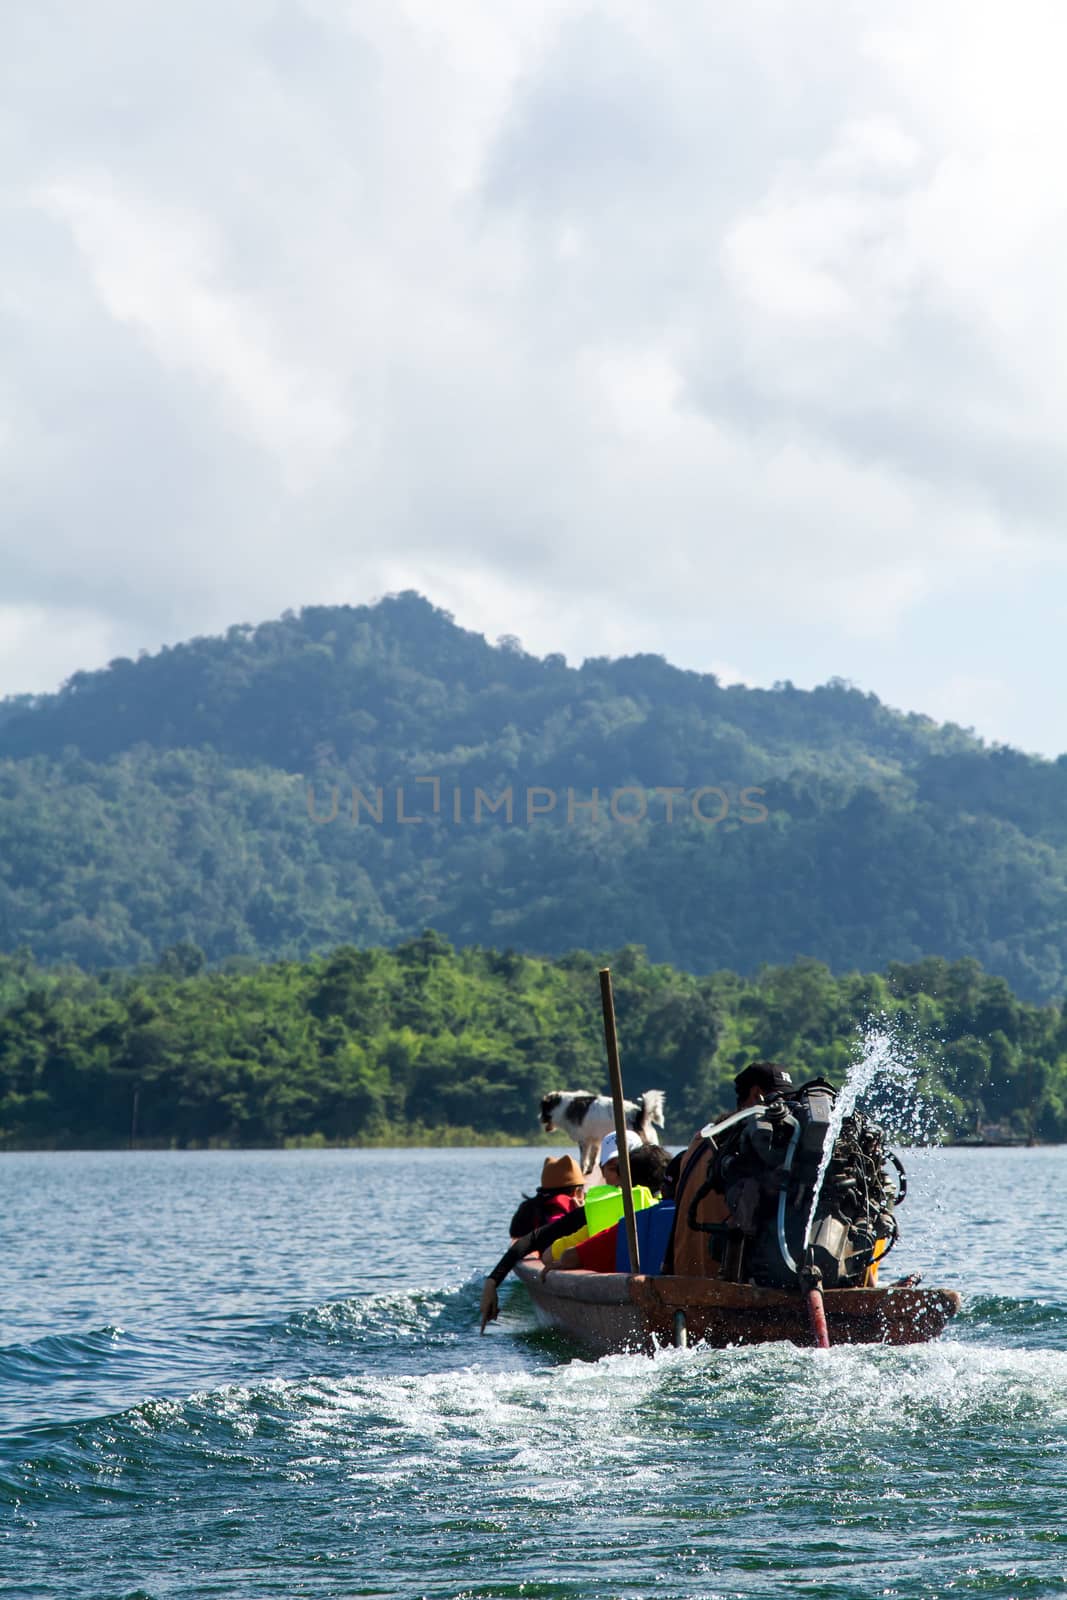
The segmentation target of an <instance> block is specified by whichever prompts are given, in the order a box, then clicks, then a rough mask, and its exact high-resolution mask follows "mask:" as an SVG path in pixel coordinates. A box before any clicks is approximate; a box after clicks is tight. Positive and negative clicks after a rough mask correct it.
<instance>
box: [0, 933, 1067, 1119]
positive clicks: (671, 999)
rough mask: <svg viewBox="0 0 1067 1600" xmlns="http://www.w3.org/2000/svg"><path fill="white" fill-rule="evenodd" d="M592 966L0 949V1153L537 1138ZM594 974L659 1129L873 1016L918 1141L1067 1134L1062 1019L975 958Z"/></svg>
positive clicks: (615, 959)
mask: <svg viewBox="0 0 1067 1600" xmlns="http://www.w3.org/2000/svg"><path fill="white" fill-rule="evenodd" d="M598 964H599V963H598V962H597V961H596V960H595V959H594V957H593V956H592V955H589V954H587V953H585V952H583V951H579V952H574V953H572V954H570V955H568V956H564V957H562V958H560V959H559V960H556V961H546V960H542V959H537V958H533V957H526V956H520V955H517V954H516V953H515V952H514V951H504V952H497V951H492V950H482V949H475V948H468V949H466V950H462V951H458V952H457V951H454V950H453V949H451V947H450V946H449V945H448V943H447V942H446V941H445V940H443V939H441V937H440V936H439V935H437V934H435V933H431V932H426V933H423V934H421V935H420V936H419V937H417V938H415V939H412V940H408V941H406V942H405V943H403V944H401V945H400V946H398V947H397V948H396V949H394V950H392V951H385V950H380V949H378V950H357V949H355V948H354V947H351V946H349V947H342V948H341V949H338V950H335V951H333V952H332V953H331V954H330V955H328V956H321V957H316V958H315V959H313V960H311V961H308V962H303V963H295V962H282V963H274V964H266V965H263V966H259V967H255V968H253V969H251V970H249V971H245V972H232V971H231V972H221V971H218V970H210V969H205V968H204V966H203V956H202V954H201V952H199V951H198V950H197V949H196V948H195V947H194V946H190V945H182V946H178V947H176V948H174V949H172V950H170V951H167V952H166V954H165V955H164V957H163V958H162V960H161V961H160V962H159V964H158V965H157V966H155V967H153V968H148V969H142V970H140V971H138V972H135V973H110V974H104V975H100V976H93V975H88V974H85V973H82V972H78V971H76V970H73V969H55V968H52V969H48V970H44V971H42V970H39V969H37V968H35V967H34V966H33V965H32V964H31V963H29V962H27V961H26V960H25V959H24V958H15V959H7V960H4V959H0V1149H3V1148H7V1149H15V1148H27V1147H44V1148H71V1147H79V1146H109V1145H110V1146H114V1145H125V1144H127V1143H129V1142H131V1141H132V1142H136V1143H148V1144H155V1145H170V1144H176V1145H189V1144H196V1145H204V1144H212V1143H215V1144H237V1145H264V1144H265V1145H275V1144H281V1143H284V1142H285V1141H286V1140H309V1139H310V1140H315V1141H318V1140H327V1141H331V1142H332V1141H355V1142H366V1141H371V1142H377V1141H385V1140H388V1141H395V1140H406V1139H420V1138H429V1137H435V1138H438V1139H440V1138H453V1139H455V1138H460V1139H462V1138H471V1137H478V1136H480V1137H492V1136H500V1135H505V1136H510V1137H513V1138H520V1139H532V1138H535V1137H536V1136H537V1135H538V1133H539V1131H540V1130H539V1127H538V1123H537V1106H538V1102H539V1099H540V1097H541V1095H542V1094H544V1093H545V1092H546V1091H547V1090H549V1089H552V1088H570V1089H579V1088H591V1089H602V1088H603V1087H604V1086H605V1068H604V1044H603V1038H602V1034H601V1022H600V1006H599V994H598V984H597V975H596V971H597V966H598ZM610 964H611V967H612V971H613V974H614V980H615V988H616V1000H617V1010H618V1020H619V1032H620V1038H621V1041H622V1049H623V1061H624V1069H625V1073H626V1081H627V1085H628V1088H629V1091H630V1093H631V1094H635V1093H640V1092H641V1091H642V1090H644V1089H651V1088H658V1089H662V1090H664V1091H665V1092H666V1095H667V1108H668V1115H667V1130H666V1134H667V1138H668V1139H669V1140H671V1142H673V1143H685V1142H686V1141H687V1140H688V1138H689V1135H690V1133H691V1132H692V1129H693V1128H694V1127H695V1126H699V1124H700V1122H701V1121H702V1120H703V1119H704V1118H705V1117H706V1116H708V1115H710V1114H712V1113H714V1112H717V1111H719V1110H722V1109H724V1108H725V1107H727V1106H728V1105H730V1104H732V1100H733V1092H732V1085H731V1079H732V1077H733V1075H734V1074H735V1073H736V1072H737V1071H738V1070H739V1068H740V1067H741V1066H742V1065H743V1064H744V1063H745V1062H746V1061H748V1060H750V1059H752V1058H753V1057H754V1056H762V1057H767V1056H770V1057H774V1058H776V1059H778V1060H782V1061H787V1062H789V1063H790V1064H791V1065H792V1066H793V1067H794V1068H795V1069H796V1071H797V1073H798V1074H799V1075H800V1076H801V1077H803V1076H807V1075H809V1074H811V1075H814V1074H815V1073H823V1074H825V1075H827V1076H829V1077H830V1078H832V1079H834V1080H835V1081H837V1082H840V1081H841V1079H842V1078H843V1075H844V1072H845V1070H846V1068H847V1065H848V1063H849V1060H850V1058H851V1053H852V1050H853V1047H854V1045H855V1041H856V1029H857V1026H858V1025H859V1023H860V1022H861V1021H862V1019H863V1018H864V1017H866V1016H870V1015H874V1016H879V1017H885V1018H890V1019H892V1018H895V1019H897V1025H898V1026H899V1025H903V1029H904V1036H905V1038H906V1040H907V1041H909V1043H910V1044H911V1045H912V1046H914V1047H917V1049H918V1058H919V1061H920V1063H921V1065H922V1069H923V1074H924V1088H925V1094H926V1097H927V1099H928V1101H929V1103H930V1105H931V1107H932V1108H933V1111H934V1115H933V1116H931V1118H929V1119H928V1122H927V1131H928V1132H932V1131H933V1125H934V1124H935V1123H936V1124H938V1125H940V1127H941V1129H942V1130H943V1131H945V1132H949V1133H951V1132H959V1131H962V1130H970V1129H972V1128H974V1127H975V1126H976V1124H977V1123H979V1122H981V1121H984V1120H987V1119H988V1120H993V1121H999V1122H1003V1123H1004V1124H1006V1125H1007V1126H1009V1127H1010V1128H1012V1129H1014V1130H1015V1132H1016V1133H1018V1134H1020V1135H1030V1134H1036V1135H1038V1136H1039V1137H1042V1138H1046V1139H1064V1138H1067V1027H1065V1024H1064V1020H1063V1015H1062V1013H1061V1011H1060V1009H1059V1008H1057V1007H1052V1006H1048V1007H1041V1008H1038V1007H1036V1006H1032V1005H1027V1004H1025V1003H1022V1002H1020V1001H1018V1000H1017V999H1016V998H1015V997H1014V996H1013V995H1012V994H1011V992H1010V990H1009V989H1008V986H1007V985H1006V984H1005V983H1004V981H1003V980H1002V979H1000V978H993V977H989V976H988V975H986V974H984V973H983V972H982V971H981V969H980V968H979V967H978V965H977V964H976V963H975V962H973V961H961V962H955V963H949V962H946V961H943V960H936V959H932V960H928V961H925V962H921V963H918V964H915V965H912V966H906V965H904V964H901V963H894V964H892V965H891V966H890V967H889V968H888V970H887V971H886V972H885V973H883V974H867V975H863V974H859V973H851V974H847V975H845V976H843V977H840V978H836V979H835V978H834V977H833V976H832V975H831V974H830V972H829V971H828V970H827V969H826V968H825V967H824V966H822V965H820V964H819V963H818V962H812V961H803V962H796V963H794V964H792V965H791V966H788V967H781V968H766V967H765V968H763V969H762V970H761V971H760V972H759V973H758V974H757V975H756V976H755V977H754V978H752V979H745V978H741V977H739V976H738V975H736V974H735V973H731V972H717V973H714V974H712V975H710V976H707V977H700V978H698V977H695V976H693V975H692V974H690V973H684V972H678V971H676V970H673V969H671V968H668V967H664V966H661V965H655V964H652V963H650V962H649V961H648V960H647V958H646V957H645V955H644V953H643V952H642V951H640V950H637V949H633V948H630V949H624V950H622V951H619V952H617V953H616V954H615V955H614V956H612V957H611V958H610Z"/></svg>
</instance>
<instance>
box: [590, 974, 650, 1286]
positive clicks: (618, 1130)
mask: <svg viewBox="0 0 1067 1600" xmlns="http://www.w3.org/2000/svg"><path fill="white" fill-rule="evenodd" d="M600 1003H601V1005H602V1006H603V1008H604V1043H605V1044H606V1045H607V1049H608V1072H609V1074H610V1076H611V1103H612V1107H613V1109H614V1112H615V1138H616V1139H617V1140H618V1145H619V1176H620V1178H621V1179H622V1210H623V1218H624V1220H625V1223H626V1243H627V1246H628V1247H629V1251H630V1271H631V1272H640V1271H641V1257H640V1255H639V1253H638V1249H637V1213H636V1212H635V1210H634V1186H633V1181H632V1180H631V1178H630V1147H629V1145H628V1144H627V1142H626V1131H627V1130H626V1108H625V1105H624V1102H623V1096H622V1065H621V1063H620V1061H619V1039H618V1035H617V1033H616V1032H615V998H614V996H613V994H612V992H611V969H610V967H601V969H600Z"/></svg>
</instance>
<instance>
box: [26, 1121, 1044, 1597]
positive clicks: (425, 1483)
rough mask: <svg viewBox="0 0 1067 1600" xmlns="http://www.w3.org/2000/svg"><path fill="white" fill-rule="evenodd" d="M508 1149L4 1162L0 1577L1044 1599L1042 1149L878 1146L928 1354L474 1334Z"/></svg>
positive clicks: (466, 1590)
mask: <svg viewBox="0 0 1067 1600" xmlns="http://www.w3.org/2000/svg"><path fill="white" fill-rule="evenodd" d="M542 1154H543V1152H539V1151H532V1150H516V1149H509V1150H413V1151H407V1150H405V1151H289V1152H246V1153H227V1152H204V1153H182V1152H174V1153H167V1152H160V1153H141V1152H133V1153H115V1154H71V1155H62V1154H48V1155H4V1156H0V1593H3V1594H4V1596H5V1597H7V1596H10V1597H11V1600H28V1597H30V1596H34V1597H42V1600H43V1597H48V1600H53V1597H57V1600H58V1597H63V1600H65V1597H77V1600H120V1597H125V1600H133V1597H137V1600H164V1597H166V1600H186V1597H189V1600H191V1597H193V1596H196V1597H201V1596H226V1597H227V1600H238V1597H240V1600H260V1597H265V1596H286V1597H300V1596H307V1597H320V1596H323V1597H324V1596H329V1597H331V1600H335V1597H336V1600H341V1597H349V1596H370V1595H373V1596H400V1597H404V1600H416V1597H420V1596H425V1597H434V1600H437V1597H441V1600H444V1597H448V1600H461V1597H462V1600H498V1597H500V1600H503V1597H506V1596H530V1597H539V1596H542V1597H551V1600H571V1597H574V1600H577V1597H579V1596H581V1597H582V1600H587V1597H590V1596H593V1597H600V1596H603V1597H606V1600H611V1597H619V1600H622V1597H626V1600H631V1597H632V1600H645V1597H678V1600H681V1597H690V1596H700V1597H707V1600H712V1597H719V1596H722V1597H745V1600H748V1597H750V1596H769V1597H777V1596H785V1595H789V1596H795V1595H798V1594H799V1595H810V1596H820V1597H827V1600H830V1597H834V1600H836V1597H842V1600H845V1597H847V1600H857V1597H867V1596H883V1595H889V1596H893V1595H899V1596H903V1597H913V1596H914V1597H919V1596H953V1597H954V1596H983V1597H992V1596H1004V1597H1011V1596H1018V1597H1022V1596H1052V1595H1061V1594H1064V1593H1067V1515H1065V1509H1067V1295H1065V1293H1064V1291H1063V1288H1062V1276H1061V1273H1060V1270H1059V1262H1060V1255H1061V1250H1062V1243H1063V1223H1062V1216H1061V1213H1062V1209H1063V1199H1064V1195H1065V1192H1067V1151H1064V1150H1060V1149H1054V1150H1051V1149H1050V1150H1045V1149H1037V1150H1018V1151H1016V1150H943V1151H927V1152H914V1153H913V1154H912V1155H911V1156H910V1157H909V1158H908V1161H909V1167H910V1170H911V1175H912V1187H911V1194H910V1195H909V1198H908V1202H907V1205H906V1207H905V1208H904V1210H902V1212H901V1222H902V1224H903V1225H904V1227H905V1240H904V1242H903V1243H902V1245H901V1246H900V1247H899V1248H898V1250H897V1252H896V1254H895V1255H894V1257H893V1271H894V1272H898V1271H899V1272H905V1271H908V1270H911V1269H913V1268H916V1267H921V1268H922V1269H923V1270H924V1272H925V1275H926V1281H927V1283H942V1284H945V1285H948V1286H950V1287H954V1288H958V1289H960V1290H962V1291H963V1294H964V1297H965V1306H964V1312H963V1314H962V1316H961V1317H960V1318H959V1319H958V1321H957V1322H956V1323H955V1324H953V1325H952V1327H951V1328H950V1331H949V1332H948V1333H947V1334H946V1335H945V1336H944V1337H943V1338H942V1339H941V1340H939V1341H938V1342H937V1343H935V1344H931V1345H926V1346H915V1347H910V1348H905V1349H889V1348H881V1347H874V1348H871V1347H868V1348H842V1349H836V1350H831V1351H829V1352H816V1351H812V1350H800V1349H796V1348H794V1347H792V1346H790V1345H786V1344H777V1345H767V1346H762V1347H759V1348H755V1349H737V1350H725V1351H715V1350H706V1349H700V1348H696V1349H693V1350H688V1351H674V1350H667V1351H663V1352H661V1353H660V1354H658V1355H657V1356H655V1357H653V1358H646V1357H643V1356H635V1355H626V1356H612V1357H607V1358H605V1359H603V1360H601V1361H595V1362H594V1361H590V1360H587V1359H584V1358H582V1357H580V1356H578V1355H577V1354H576V1352H575V1351H574V1350H573V1349H572V1348H570V1347H569V1346H568V1345H567V1344H566V1343H565V1342H564V1341H562V1340H561V1339H560V1338H559V1337H558V1336H556V1335H552V1334H546V1333H543V1332H539V1331H537V1330H536V1328H535V1326H534V1322H533V1318H532V1315H531V1312H530V1308H529V1304H528V1301H527V1300H526V1296H525V1292H524V1291H523V1290H522V1289H521V1288H519V1287H518V1286H514V1287H512V1288H511V1290H510V1291H506V1292H505V1294H504V1296H503V1315H502V1317H501V1320H500V1322H499V1323H497V1324H496V1325H495V1326H494V1327H493V1328H492V1329H491V1330H490V1332H489V1333H488V1334H487V1335H486V1337H485V1338H480V1337H479V1335H478V1331H477V1322H476V1311H477V1304H478V1295H479V1290H480V1285H481V1277H482V1274H483V1272H484V1271H485V1269H486V1268H487V1267H488V1266H490V1265H491V1264H492V1263H493V1261H494V1260H495V1259H496V1258H497V1256H498V1255H499V1254H500V1253H501V1251H502V1249H503V1247H504V1244H505V1243H506V1223H507V1219H508V1217H509V1216H510V1214H511V1210H512V1208H513V1206H514V1203H515V1202H516V1201H517V1199H518V1196H519V1194H520V1192H521V1191H522V1190H523V1189H524V1188H525V1189H526V1190H527V1191H529V1190H530V1189H531V1188H532V1186H533V1184H534V1183H535V1181H536V1173H537V1171H538V1169H539V1166H540V1160H541V1156H542Z"/></svg>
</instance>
